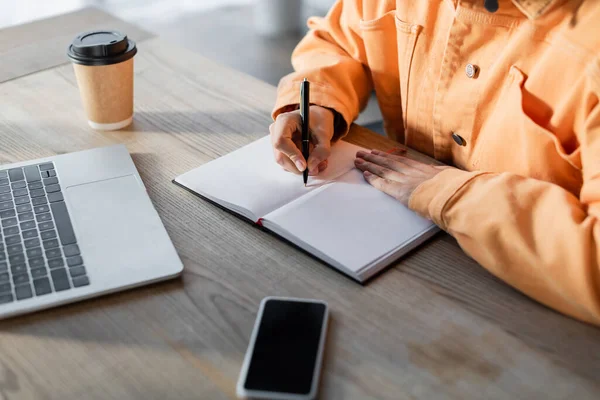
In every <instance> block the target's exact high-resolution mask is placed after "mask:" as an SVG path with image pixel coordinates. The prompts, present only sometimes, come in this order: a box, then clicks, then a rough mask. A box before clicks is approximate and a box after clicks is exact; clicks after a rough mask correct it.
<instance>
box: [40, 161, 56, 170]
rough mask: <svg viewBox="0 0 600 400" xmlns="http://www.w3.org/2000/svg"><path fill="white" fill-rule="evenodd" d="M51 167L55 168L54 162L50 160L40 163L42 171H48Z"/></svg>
mask: <svg viewBox="0 0 600 400" xmlns="http://www.w3.org/2000/svg"><path fill="white" fill-rule="evenodd" d="M49 169H54V164H53V163H51V162H49V163H44V164H40V171H47V170H49Z"/></svg>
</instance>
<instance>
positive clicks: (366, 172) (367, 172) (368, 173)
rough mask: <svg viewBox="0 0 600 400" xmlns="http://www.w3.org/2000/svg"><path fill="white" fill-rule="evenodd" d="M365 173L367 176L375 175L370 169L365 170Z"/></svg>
mask: <svg viewBox="0 0 600 400" xmlns="http://www.w3.org/2000/svg"><path fill="white" fill-rule="evenodd" d="M364 175H365V176H371V175H373V174H372V173H370V172H369V171H365V172H364Z"/></svg>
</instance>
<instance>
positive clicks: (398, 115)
mask: <svg viewBox="0 0 600 400" xmlns="http://www.w3.org/2000/svg"><path fill="white" fill-rule="evenodd" d="M359 26H360V29H361V31H362V35H363V41H364V46H365V54H366V57H367V64H368V67H369V70H370V72H371V77H372V79H373V86H374V88H375V92H376V93H377V99H378V102H379V105H380V108H381V111H382V114H383V117H384V122H385V128H386V133H387V134H388V136H390V137H392V138H393V139H396V140H399V141H404V128H405V126H406V115H405V114H406V111H407V108H406V107H407V105H408V101H407V100H408V82H409V79H410V68H411V63H412V58H413V53H414V49H415V45H416V41H417V37H418V35H419V33H420V32H421V29H422V27H421V26H420V25H416V24H409V23H407V22H404V21H401V20H400V19H398V17H397V14H396V11H394V10H392V11H389V12H387V13H385V14H383V15H382V16H381V17H379V18H377V19H374V20H370V21H360V24H359Z"/></svg>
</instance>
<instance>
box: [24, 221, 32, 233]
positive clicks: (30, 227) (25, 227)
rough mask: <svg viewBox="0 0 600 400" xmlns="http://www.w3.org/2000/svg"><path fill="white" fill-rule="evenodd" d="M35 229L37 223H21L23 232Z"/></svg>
mask: <svg viewBox="0 0 600 400" xmlns="http://www.w3.org/2000/svg"><path fill="white" fill-rule="evenodd" d="M33 228H35V221H25V222H21V230H22V231H26V230H28V229H33Z"/></svg>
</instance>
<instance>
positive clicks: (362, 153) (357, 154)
mask: <svg viewBox="0 0 600 400" xmlns="http://www.w3.org/2000/svg"><path fill="white" fill-rule="evenodd" d="M366 155H367V153H365V152H364V151H359V152H358V153H356V157H364V156H366Z"/></svg>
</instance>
